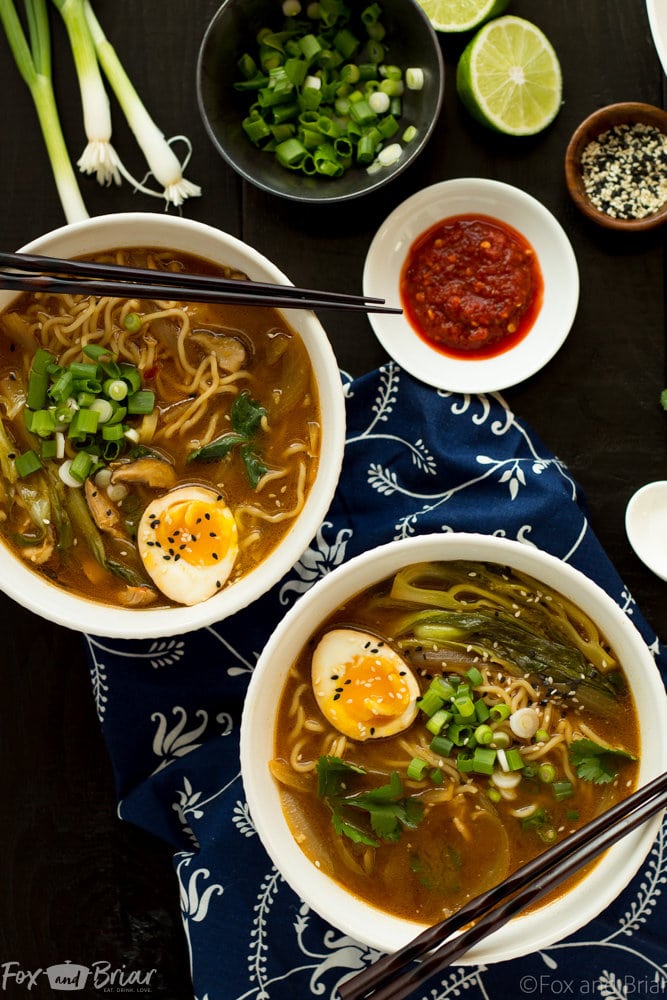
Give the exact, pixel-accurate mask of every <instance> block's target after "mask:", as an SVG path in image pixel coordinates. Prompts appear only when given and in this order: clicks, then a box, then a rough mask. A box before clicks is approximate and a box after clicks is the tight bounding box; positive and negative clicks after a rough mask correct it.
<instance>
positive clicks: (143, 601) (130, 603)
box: [118, 584, 157, 608]
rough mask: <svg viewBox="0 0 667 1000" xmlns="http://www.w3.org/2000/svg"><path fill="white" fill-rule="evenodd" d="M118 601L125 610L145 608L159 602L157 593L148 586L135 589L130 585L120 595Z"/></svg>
mask: <svg viewBox="0 0 667 1000" xmlns="http://www.w3.org/2000/svg"><path fill="white" fill-rule="evenodd" d="M118 600H119V602H120V603H121V604H122V605H123V607H125V608H145V607H147V606H148V605H149V604H155V602H156V601H157V591H155V590H154V589H153V588H152V587H149V586H148V584H146V585H142V586H140V587H133V586H130V585H129V584H128V585H127V586H126V587H123V589H122V590H121V591H120V592H119V593H118Z"/></svg>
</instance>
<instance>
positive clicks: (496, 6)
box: [418, 0, 509, 32]
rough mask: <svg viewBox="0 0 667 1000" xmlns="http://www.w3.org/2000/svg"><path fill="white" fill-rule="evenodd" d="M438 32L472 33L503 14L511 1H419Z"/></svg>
mask: <svg viewBox="0 0 667 1000" xmlns="http://www.w3.org/2000/svg"><path fill="white" fill-rule="evenodd" d="M418 3H419V5H420V7H423V8H424V13H425V14H426V16H427V17H428V19H429V21H430V22H431V24H432V25H433V27H434V28H435V30H436V31H445V32H454V31H472V29H473V28H479V26H480V25H481V24H484V22H485V21H488V20H489V19H490V18H492V17H497V16H498V15H499V14H502V13H503V11H505V9H506V8H507V5H508V4H509V0H418Z"/></svg>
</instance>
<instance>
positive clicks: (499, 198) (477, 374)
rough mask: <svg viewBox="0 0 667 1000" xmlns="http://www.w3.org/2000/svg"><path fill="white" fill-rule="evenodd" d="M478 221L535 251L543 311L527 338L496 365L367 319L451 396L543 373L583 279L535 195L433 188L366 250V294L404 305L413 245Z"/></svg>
mask: <svg viewBox="0 0 667 1000" xmlns="http://www.w3.org/2000/svg"><path fill="white" fill-rule="evenodd" d="M468 214H480V215H486V216H491V217H492V218H495V219H499V220H500V221H501V222H505V223H507V224H508V225H510V226H512V227H513V228H514V229H516V230H517V231H518V232H519V233H521V234H522V235H523V236H524V237H525V238H526V239H527V240H528V242H529V243H530V244H531V245H532V247H533V249H534V250H535V254H536V256H537V259H538V261H539V264H540V268H541V271H542V278H543V281H544V294H543V299H542V305H541V308H540V310H539V313H538V315H537V317H536V319H535V322H534V324H533V326H532V327H531V329H530V330H529V331H528V333H527V334H526V336H525V337H524V338H523V339H522V340H521V341H520V342H519V343H518V344H516V346H515V347H513V348H511V349H509V350H507V351H505V352H504V353H503V354H498V355H497V356H496V357H492V358H486V359H484V358H475V357H470V358H454V357H448V356H446V355H445V354H443V353H441V352H440V351H437V350H436V349H435V348H434V347H430V346H429V345H428V344H427V343H426V341H425V340H423V339H422V338H421V337H420V336H419V335H418V334H417V333H416V332H415V330H414V329H413V327H412V326H411V325H410V323H409V322H408V320H407V319H406V318H405V316H401V315H394V314H391V313H370V314H369V320H370V323H371V326H372V327H373V329H374V331H375V334H376V336H377V338H378V340H379V341H380V343H381V344H382V346H383V347H384V349H385V350H386V352H387V353H388V354H389V355H390V357H392V358H393V359H394V360H395V361H397V362H398V363H399V364H400V365H401V367H402V368H404V369H405V370H406V371H407V372H410V374H411V375H414V376H415V377H416V378H418V379H421V381H422V382H426V383H427V385H433V386H435V387H436V388H438V389H447V390H449V391H451V392H495V391H498V390H500V389H506V388H507V387H508V386H511V385H516V384H517V383H518V382H522V381H523V380H524V379H526V378H528V377H529V376H530V375H534V374H535V372H537V371H539V369H540V368H542V367H543V366H544V365H545V364H546V363H547V362H548V361H550V360H551V358H552V357H553V356H554V354H555V353H556V352H557V351H558V349H559V348H560V347H561V345H562V344H563V341H564V340H565V338H566V337H567V335H568V333H569V331H570V327H571V326H572V323H573V321H574V317H575V314H576V311H577V305H578V302H579V272H578V269H577V262H576V258H575V256H574V251H573V250H572V246H571V244H570V241H569V240H568V238H567V236H566V235H565V232H564V230H563V228H562V227H561V225H560V224H559V223H558V222H557V221H556V219H555V218H554V216H553V215H552V214H551V212H549V211H548V209H546V208H545V207H544V205H542V204H541V202H539V201H537V200H536V199H535V198H533V197H532V195H529V194H526V192H525V191H522V190H521V189H520V188H516V187H512V186H511V185H509V184H504V183H502V182H500V181H494V180H488V179H486V178H482V177H462V178H458V179H456V180H451V181H442V183H440V184H433V185H432V186H431V187H427V188H424V189H423V190H421V191H418V192H417V193H416V194H414V195H412V196H411V197H410V198H408V199H407V200H406V201H404V202H403V203H402V204H400V205H399V206H398V207H397V208H395V209H394V211H393V212H392V213H391V214H390V215H389V216H388V218H387V219H385V221H384V222H383V224H382V225H381V226H380V228H379V229H378V231H377V233H376V235H375V237H374V238H373V241H372V242H371V245H370V247H369V250H368V254H367V257H366V263H365V266H364V277H363V286H364V293H365V294H366V295H377V296H380V297H381V298H384V299H386V300H387V303H388V304H389V305H399V304H400V298H401V297H400V281H401V271H402V268H403V265H404V263H405V259H406V256H407V254H408V251H409V250H410V247H411V245H412V243H413V242H414V241H415V240H416V239H417V237H418V236H421V234H422V233H424V232H426V230H428V229H430V228H431V226H433V225H435V224H436V223H437V222H440V221H441V220H442V219H446V218H449V217H451V216H456V215H468Z"/></svg>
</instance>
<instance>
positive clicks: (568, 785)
mask: <svg viewBox="0 0 667 1000" xmlns="http://www.w3.org/2000/svg"><path fill="white" fill-rule="evenodd" d="M551 791H552V792H553V796H554V798H555V799H556V801H557V802H562V801H563V799H569V798H571V796H572V795H574V788H573V786H572V782H571V781H554V782H553V784H552V785H551Z"/></svg>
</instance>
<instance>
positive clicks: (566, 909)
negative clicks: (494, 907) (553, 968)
mask: <svg viewBox="0 0 667 1000" xmlns="http://www.w3.org/2000/svg"><path fill="white" fill-rule="evenodd" d="M452 559H466V560H482V561H490V562H496V563H501V564H503V565H508V566H512V567H514V568H516V569H518V570H520V571H523V572H525V573H528V574H530V575H531V576H533V577H535V578H537V580H540V581H542V582H544V583H545V584H548V585H549V586H551V587H553V588H554V589H556V590H557V591H559V592H561V593H564V594H566V595H567V596H568V597H569V598H570V599H571V600H572V601H574V602H575V603H576V604H578V605H579V607H581V608H582V610H584V611H585V612H587V613H588V614H589V615H590V616H591V618H592V619H593V620H594V621H595V622H596V623H597V624H598V626H599V627H600V628H601V629H602V631H603V633H604V634H605V636H606V637H607V639H608V640H609V642H610V643H611V645H612V647H613V648H614V649H615V650H616V652H617V654H618V656H619V658H620V661H621V663H622V664H623V667H624V670H625V673H626V676H627V678H628V681H629V684H630V687H631V689H632V693H633V695H634V699H635V703H636V707H637V714H638V716H639V720H640V727H641V733H640V738H641V745H642V746H643V747H646V748H650V752H647V753H645V754H643V755H642V758H641V764H640V773H639V784H644V783H646V782H647V781H649V780H651V779H652V778H653V777H656V776H657V775H658V774H660V773H661V772H662V771H664V770H665V769H666V768H667V730H666V729H665V725H664V720H665V711H666V709H667V698H666V696H665V690H664V687H663V684H662V680H661V678H660V674H659V672H658V669H657V667H656V664H655V661H654V660H653V657H652V656H651V654H650V653H649V651H648V649H647V647H646V645H645V643H644V642H643V640H642V638H641V637H640V635H639V633H638V632H637V630H636V629H635V627H634V625H633V624H632V623H631V621H630V619H629V618H628V617H627V616H626V615H625V614H624V613H623V612H622V611H621V610H620V608H619V607H618V605H617V604H616V603H615V602H614V601H613V600H612V599H611V598H610V597H609V596H608V595H607V594H606V593H605V592H604V591H603V590H602V589H601V588H600V587H598V585H597V584H595V583H593V582H592V581H591V580H589V579H588V578H587V577H586V576H584V575H583V574H582V573H580V572H579V571H578V570H576V569H573V568H572V567H571V566H569V565H567V564H566V563H564V562H562V561H561V560H559V559H557V558H555V557H554V556H551V555H548V554H547V553H545V552H542V551H541V550H540V549H537V548H535V547H534V546H530V545H527V544H523V543H520V542H515V541H510V540H508V539H504V538H499V537H495V536H490V535H476V534H463V533H461V534H456V533H451V534H438V535H422V536H418V537H415V538H410V539H405V540H401V541H398V542H391V543H389V544H388V545H384V546H381V547H379V548H377V549H374V550H371V551H369V552H367V553H364V554H363V555H361V556H357V557H356V558H354V559H351V560H350V561H349V562H348V563H346V564H343V565H342V566H340V567H339V568H337V569H336V570H334V571H333V572H332V573H330V574H329V575H328V576H326V577H324V578H323V579H321V580H319V581H318V582H317V583H316V584H315V585H314V586H313V588H312V589H311V590H310V591H309V592H308V593H306V594H305V595H304V596H303V597H302V598H300V599H299V601H298V602H297V603H296V605H295V606H294V607H293V608H292V609H291V610H290V612H289V613H288V614H287V615H286V616H285V618H284V619H283V620H282V622H281V623H280V625H279V626H278V627H277V629H276V630H275V632H274V633H273V635H272V637H271V638H270V640H269V642H268V643H267V645H266V647H265V649H264V651H263V653H262V655H261V657H260V659H259V662H258V664H257V666H256V668H255V671H254V674H253V677H252V680H251V683H250V686H249V690H248V695H247V698H246V701H245V707H244V714H243V719H242V724H241V770H242V775H243V782H244V786H245V791H246V796H247V801H248V806H249V808H250V812H251V814H252V817H253V821H254V823H255V827H256V829H257V832H258V834H259V836H260V838H261V840H262V842H263V844H264V846H265V848H266V850H267V851H268V853H269V855H270V856H271V858H272V860H273V862H274V864H275V865H276V866H277V868H278V869H279V870H280V872H281V873H282V875H283V876H284V878H285V879H286V881H287V882H288V883H289V884H290V885H291V886H292V888H293V889H294V890H295V892H297V893H298V894H299V895H300V896H301V897H302V899H304V900H305V901H306V902H307V903H308V904H309V905H310V906H311V907H312V908H313V909H314V910H315V911H317V912H318V913H320V914H321V915H322V916H323V917H324V918H325V919H326V920H328V921H329V922H330V923H331V924H333V925H334V926H335V927H337V928H338V929H339V930H340V931H341V932H343V933H344V934H349V935H350V936H351V937H353V938H355V939H356V940H358V941H361V942H364V943H365V944H366V945H368V946H370V947H372V948H377V949H379V950H380V951H383V952H385V951H386V952H391V951H395V950H396V949H397V948H399V947H401V946H402V945H404V944H406V943H407V942H408V941H410V940H411V939H412V938H413V937H414V936H415V935H416V934H417V933H418V932H419V931H420V930H422V929H423V926H422V925H420V924H416V923H412V922H409V921H405V920H402V919H400V918H398V917H395V916H392V915H389V914H386V913H383V912H381V911H379V910H377V909H375V908H374V907H373V906H370V905H368V904H367V903H365V902H363V901H362V900H361V899H359V898H358V897H356V896H354V895H353V894H351V893H349V892H348V891H346V890H345V889H344V888H342V887H341V886H339V885H338V884H337V883H335V882H334V881H333V880H331V879H330V878H328V877H327V876H326V875H324V874H323V873H322V872H321V871H319V870H318V869H317V868H316V867H315V866H314V865H313V864H312V862H310V861H309V860H308V858H307V857H306V856H305V854H304V853H303V852H302V851H301V850H300V848H299V847H298V845H297V844H296V842H295V840H294V838H293V837H292V834H291V833H290V830H289V827H288V825H287V823H286V821H285V817H284V815H283V813H282V810H281V806H280V798H279V793H278V788H277V786H276V784H275V782H274V781H273V779H272V777H271V775H270V773H269V767H268V763H269V760H270V759H271V758H272V757H273V753H274V748H273V742H274V725H275V714H276V706H277V704H278V699H279V696H280V692H281V691H282V688H283V685H284V683H285V678H286V674H287V671H288V669H289V667H290V665H291V664H292V662H293V661H294V660H295V658H296V656H297V654H298V653H299V651H300V649H301V648H302V646H303V645H304V643H305V642H306V641H307V639H308V638H309V636H310V635H311V633H312V632H313V631H314V630H315V629H316V628H317V626H318V625H319V624H320V623H321V622H322V621H323V620H324V619H325V618H326V617H327V616H328V615H329V614H330V613H331V612H332V611H333V610H334V608H336V607H337V606H338V605H339V604H341V603H342V602H343V601H345V600H346V599H347V598H349V597H351V596H352V595H354V594H356V593H358V592H359V591H360V590H362V589H363V588H365V587H366V586H368V585H370V584H371V583H375V582H378V581H380V580H382V579H384V578H385V577H388V576H390V575H391V574H393V573H395V572H396V571H397V570H398V569H399V568H401V567H403V566H405V565H409V564H411V563H415V562H419V561H422V560H452ZM659 824H660V818H659V817H658V818H656V819H654V820H652V821H650V822H648V823H647V824H646V825H644V826H643V827H642V828H640V829H639V830H637V831H635V832H634V833H632V834H630V835H628V836H627V837H626V838H624V840H623V841H621V842H620V843H619V844H617V845H615V846H614V847H612V848H611V849H610V850H609V851H608V852H607V854H606V855H605V856H604V857H603V858H602V859H601V860H600V861H599V863H598V864H597V865H596V866H595V867H594V869H593V870H592V872H591V873H590V874H588V875H587V876H586V877H585V878H584V879H583V881H581V882H580V883H578V884H577V885H575V887H574V888H573V889H571V890H570V891H569V892H568V893H567V894H565V895H563V896H562V897H560V898H559V899H556V900H555V901H553V902H549V903H548V904H545V905H544V906H542V907H541V908H539V909H537V910H535V911H534V912H532V913H530V914H527V915H522V916H519V917H517V918H515V919H514V920H512V921H511V922H510V923H509V924H507V925H505V927H503V928H501V929H500V930H499V931H497V932H496V933H495V934H493V935H492V936H490V937H489V938H487V939H486V940H485V941H483V942H481V943H480V944H479V945H477V946H475V948H473V949H472V950H471V951H470V952H469V953H468V954H467V956H466V957H465V958H464V959H463V961H464V962H468V963H469V962H483V963H488V962H495V961H501V960H505V959H510V958H514V957H517V956H520V955H525V954H527V953H528V952H530V951H535V950H537V949H539V948H543V947H546V946H548V945H549V944H553V943H554V942H555V941H557V940H560V939H562V938H564V937H566V936H567V935H568V934H571V933H572V932H573V931H575V930H577V929H578V928H579V927H582V926H583V925H584V924H586V923H587V922H588V921H590V920H592V919H593V918H594V917H595V916H596V915H597V914H598V913H600V912H601V911H602V910H604V908H605V907H606V906H608V905H609V903H610V902H611V901H612V900H613V899H614V898H615V897H616V896H617V895H618V894H619V893H620V892H621V890H622V889H623V888H624V887H625V886H626V885H627V883H628V882H629V880H630V879H631V878H632V876H633V875H634V874H635V873H636V871H637V870H638V869H639V867H640V865H641V864H642V862H643V860H644V858H645V857H646V855H647V854H648V852H649V850H650V848H651V846H652V845H653V842H654V840H655V836H656V834H657V831H658V828H659Z"/></svg>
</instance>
